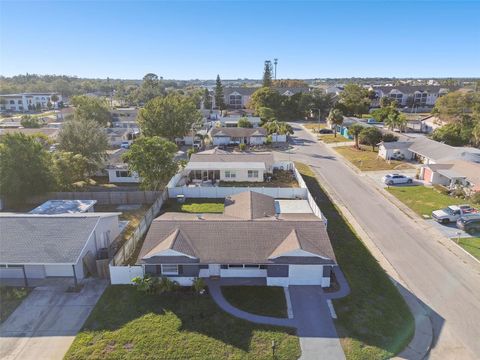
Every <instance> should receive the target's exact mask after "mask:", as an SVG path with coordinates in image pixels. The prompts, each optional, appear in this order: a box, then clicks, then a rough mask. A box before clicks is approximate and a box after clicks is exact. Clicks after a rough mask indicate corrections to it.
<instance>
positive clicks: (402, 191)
mask: <svg viewBox="0 0 480 360" xmlns="http://www.w3.org/2000/svg"><path fill="white" fill-rule="evenodd" d="M387 191H389V192H390V193H391V194H393V195H395V196H396V197H397V199H399V200H400V201H401V202H403V203H404V204H405V205H407V206H408V207H409V208H410V209H412V210H413V211H415V212H416V213H417V214H418V215H420V216H423V215H428V216H431V214H432V211H434V210H438V209H443V208H445V207H447V206H449V205H456V204H465V203H468V201H467V200H463V199H456V198H454V197H452V196H449V195H445V194H442V193H440V192H438V191H437V190H435V189H434V188H432V187H425V186H399V187H389V188H388V189H387Z"/></svg>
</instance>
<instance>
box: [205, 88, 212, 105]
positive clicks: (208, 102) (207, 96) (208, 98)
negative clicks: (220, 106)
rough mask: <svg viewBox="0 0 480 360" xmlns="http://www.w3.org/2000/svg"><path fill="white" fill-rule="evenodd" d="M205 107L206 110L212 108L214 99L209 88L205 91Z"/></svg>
mask: <svg viewBox="0 0 480 360" xmlns="http://www.w3.org/2000/svg"><path fill="white" fill-rule="evenodd" d="M203 107H204V109H211V108H212V98H211V96H210V92H209V91H208V89H207V88H205V90H204V91H203Z"/></svg>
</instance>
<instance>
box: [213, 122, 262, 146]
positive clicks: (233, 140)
mask: <svg viewBox="0 0 480 360" xmlns="http://www.w3.org/2000/svg"><path fill="white" fill-rule="evenodd" d="M210 137H211V138H212V141H213V145H214V146H219V145H223V146H226V145H238V144H248V145H262V144H264V143H265V141H266V140H267V130H265V129H264V128H261V127H260V128H234V127H228V128H227V127H222V128H213V129H212V130H211V131H210Z"/></svg>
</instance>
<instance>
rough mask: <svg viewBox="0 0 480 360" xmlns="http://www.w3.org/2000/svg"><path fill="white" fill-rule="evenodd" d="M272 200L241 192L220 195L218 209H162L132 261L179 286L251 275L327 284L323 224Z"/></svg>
mask: <svg viewBox="0 0 480 360" xmlns="http://www.w3.org/2000/svg"><path fill="white" fill-rule="evenodd" d="M300 201H303V202H305V200H300ZM275 203H276V201H275V199H274V198H273V197H270V196H267V195H263V194H260V193H257V192H252V191H247V192H243V193H239V194H236V195H232V196H230V197H228V198H226V199H225V210H224V213H223V214H203V215H200V214H188V213H165V214H163V215H161V216H160V217H158V218H156V219H155V220H154V221H153V222H152V224H151V226H150V229H149V231H148V233H147V236H146V238H145V241H144V243H143V246H142V249H141V250H140V254H139V257H138V260H137V264H139V265H141V266H142V267H143V269H144V273H145V274H150V275H153V276H166V277H168V278H170V279H172V280H176V281H178V282H179V283H180V284H181V285H189V284H191V283H192V281H193V279H194V278H197V277H237V278H239V277H249V278H251V277H255V278H263V279H265V281H266V284H267V285H269V286H289V285H320V286H323V287H328V286H330V276H331V272H332V267H333V266H336V260H335V254H334V252H333V248H332V245H331V243H330V239H329V237H328V234H327V230H326V226H325V224H324V223H323V221H322V220H321V219H320V218H318V217H316V216H315V215H314V214H312V213H299V212H295V213H277V212H276V204H275ZM279 207H280V208H281V206H277V209H278V208H279ZM287 208H288V206H287Z"/></svg>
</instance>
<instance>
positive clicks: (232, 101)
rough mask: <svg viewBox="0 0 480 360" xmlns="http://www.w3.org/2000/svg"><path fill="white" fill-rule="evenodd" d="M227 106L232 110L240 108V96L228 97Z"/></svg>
mask: <svg viewBox="0 0 480 360" xmlns="http://www.w3.org/2000/svg"><path fill="white" fill-rule="evenodd" d="M228 102H229V105H230V106H232V107H234V108H240V107H242V95H233V94H232V95H230V97H229V101H228Z"/></svg>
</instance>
